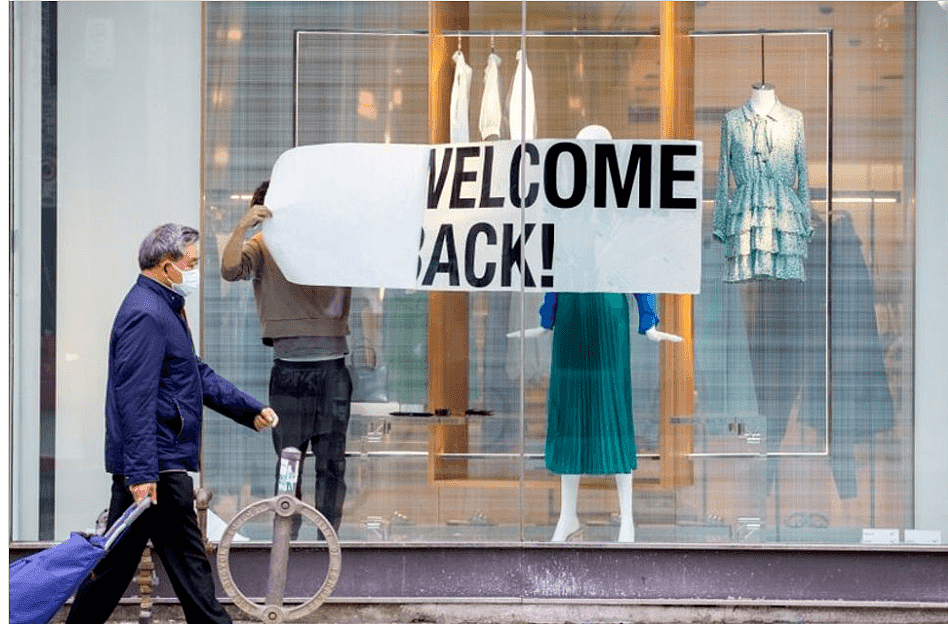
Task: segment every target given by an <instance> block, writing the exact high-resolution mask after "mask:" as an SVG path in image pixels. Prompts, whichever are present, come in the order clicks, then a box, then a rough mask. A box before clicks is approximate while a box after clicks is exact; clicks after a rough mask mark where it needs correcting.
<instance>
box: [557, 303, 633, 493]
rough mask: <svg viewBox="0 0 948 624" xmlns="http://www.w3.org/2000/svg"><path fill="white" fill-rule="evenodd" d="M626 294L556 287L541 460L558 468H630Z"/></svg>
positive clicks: (592, 471)
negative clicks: (563, 290)
mask: <svg viewBox="0 0 948 624" xmlns="http://www.w3.org/2000/svg"><path fill="white" fill-rule="evenodd" d="M629 358H630V354H629V302H628V298H627V297H626V296H625V295H621V294H612V293H560V294H559V295H558V301H557V307H556V323H555V325H554V327H553V358H552V363H551V366H550V388H549V393H548V400H547V434H546V466H547V468H549V469H550V470H551V471H552V472H555V473H557V474H618V473H627V472H630V471H632V470H634V469H635V467H636V460H635V430H634V428H633V426H632V380H631V369H630V362H629Z"/></svg>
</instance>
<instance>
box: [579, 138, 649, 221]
mask: <svg viewBox="0 0 948 624" xmlns="http://www.w3.org/2000/svg"><path fill="white" fill-rule="evenodd" d="M607 167H608V170H609V179H610V181H611V182H612V190H613V192H614V193H615V197H616V206H617V207H619V208H628V207H629V200H630V199H631V198H632V186H633V185H634V183H635V176H636V175H638V177H639V208H651V206H652V146H651V145H641V144H633V145H632V151H631V153H630V154H629V162H628V164H627V165H626V168H625V178H624V179H623V177H622V174H621V173H620V172H619V157H618V155H617V154H616V146H615V144H614V143H599V144H597V145H596V174H595V177H596V182H595V187H596V188H595V193H594V198H593V201H594V204H595V207H596V208H605V207H606V168H607Z"/></svg>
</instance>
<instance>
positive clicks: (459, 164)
mask: <svg viewBox="0 0 948 624" xmlns="http://www.w3.org/2000/svg"><path fill="white" fill-rule="evenodd" d="M480 152H481V148H479V147H476V146H475V147H459V148H458V149H457V152H456V153H457V156H456V158H455V160H454V184H453V185H452V186H451V203H450V204H448V207H449V208H473V207H474V198H473V197H461V185H462V184H464V183H465V182H472V181H474V179H476V178H477V172H476V171H465V170H464V160H465V159H466V158H473V157H475V156H477V155H478V154H480Z"/></svg>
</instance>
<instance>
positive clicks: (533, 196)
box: [510, 143, 540, 208]
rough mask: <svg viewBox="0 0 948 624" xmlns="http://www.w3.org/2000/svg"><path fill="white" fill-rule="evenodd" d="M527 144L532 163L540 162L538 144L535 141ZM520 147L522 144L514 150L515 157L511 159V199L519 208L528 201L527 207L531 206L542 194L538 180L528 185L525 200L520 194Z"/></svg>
mask: <svg viewBox="0 0 948 624" xmlns="http://www.w3.org/2000/svg"><path fill="white" fill-rule="evenodd" d="M526 146H527V156H529V157H530V164H532V165H537V164H539V163H540V150H538V149H537V146H536V145H534V144H533V143H527V144H526ZM520 147H521V146H520V145H518V146H517V148H516V149H515V150H514V154H513V158H511V159H510V201H511V202H513V205H514V206H516V207H517V208H520V207H522V206H523V205H524V203H526V207H527V208H529V207H530V206H532V205H533V204H534V203H535V202H536V201H537V197H538V196H539V195H540V185H539V184H537V183H536V182H531V183H530V185H529V186H528V191H527V197H526V201H524V198H523V196H521V195H520V159H521V151H520ZM524 169H526V165H524ZM524 177H526V176H524Z"/></svg>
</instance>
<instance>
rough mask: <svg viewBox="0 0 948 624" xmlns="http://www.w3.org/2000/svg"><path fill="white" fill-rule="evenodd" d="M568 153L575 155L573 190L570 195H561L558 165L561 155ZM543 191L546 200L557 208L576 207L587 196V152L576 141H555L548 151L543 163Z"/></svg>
mask: <svg viewBox="0 0 948 624" xmlns="http://www.w3.org/2000/svg"><path fill="white" fill-rule="evenodd" d="M564 153H568V154H570V155H571V156H572V157H573V159H572V160H573V192H572V194H571V195H569V196H568V197H560V190H559V188H558V185H557V179H556V178H557V175H556V165H557V163H558V162H559V159H560V155H561V154H564ZM543 192H544V193H546V200H547V201H548V202H550V205H551V206H554V207H556V208H575V207H576V206H578V205H579V204H580V203H581V202H582V201H583V197H585V196H586V152H584V151H583V148H582V147H580V146H579V145H577V144H576V143H555V144H553V145H551V146H550V149H549V150H547V152H546V161H545V162H544V163H543Z"/></svg>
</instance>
